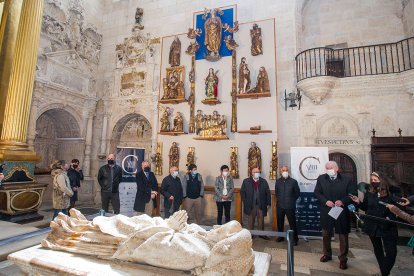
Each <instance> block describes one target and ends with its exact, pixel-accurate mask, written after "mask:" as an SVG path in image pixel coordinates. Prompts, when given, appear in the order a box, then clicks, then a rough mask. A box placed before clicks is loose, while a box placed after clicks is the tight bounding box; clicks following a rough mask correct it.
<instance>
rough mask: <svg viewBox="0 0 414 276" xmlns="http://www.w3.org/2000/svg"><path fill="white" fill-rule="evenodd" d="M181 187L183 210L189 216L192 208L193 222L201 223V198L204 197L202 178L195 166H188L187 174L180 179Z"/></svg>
mask: <svg viewBox="0 0 414 276" xmlns="http://www.w3.org/2000/svg"><path fill="white" fill-rule="evenodd" d="M181 184H182V186H183V197H184V199H185V200H184V209H185V210H186V211H187V214H188V215H190V212H191V210H192V209H193V208H194V214H195V220H196V223H197V224H200V223H201V203H202V202H201V198H202V197H203V196H204V183H203V177H202V176H201V174H199V173H198V172H197V166H196V165H195V164H190V165H189V166H188V173H187V174H186V175H185V176H184V177H183V178H182V179H181Z"/></svg>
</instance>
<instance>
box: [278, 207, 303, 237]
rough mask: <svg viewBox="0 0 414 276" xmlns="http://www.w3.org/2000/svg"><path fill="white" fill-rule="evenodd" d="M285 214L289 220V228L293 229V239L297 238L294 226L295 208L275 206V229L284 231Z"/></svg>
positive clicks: (296, 230)
mask: <svg viewBox="0 0 414 276" xmlns="http://www.w3.org/2000/svg"><path fill="white" fill-rule="evenodd" d="M285 215H286V217H287V219H288V222H289V228H290V230H293V231H294V237H295V240H298V239H299V238H298V229H297V227H296V216H295V209H284V208H279V207H277V231H279V232H284V230H283V228H284V226H285Z"/></svg>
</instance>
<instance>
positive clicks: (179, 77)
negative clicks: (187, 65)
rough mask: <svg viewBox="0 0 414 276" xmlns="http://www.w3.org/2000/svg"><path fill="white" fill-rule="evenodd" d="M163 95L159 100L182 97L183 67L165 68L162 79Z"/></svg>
mask: <svg viewBox="0 0 414 276" xmlns="http://www.w3.org/2000/svg"><path fill="white" fill-rule="evenodd" d="M163 88H164V96H163V97H162V99H161V100H183V99H184V95H185V92H184V67H183V66H176V67H171V68H167V73H166V78H164V79H163Z"/></svg>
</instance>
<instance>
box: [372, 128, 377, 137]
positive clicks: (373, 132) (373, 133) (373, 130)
mask: <svg viewBox="0 0 414 276" xmlns="http://www.w3.org/2000/svg"><path fill="white" fill-rule="evenodd" d="M371 132H372V137H375V133H376V131H375V128H373V129H372V130H371Z"/></svg>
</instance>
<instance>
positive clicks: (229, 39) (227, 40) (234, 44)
mask: <svg viewBox="0 0 414 276" xmlns="http://www.w3.org/2000/svg"><path fill="white" fill-rule="evenodd" d="M224 42H225V43H226V47H227V49H229V50H230V51H233V50H236V48H237V47H239V44H237V42H236V41H235V40H234V39H233V38H232V37H231V35H228V36H226V37H225V38H224Z"/></svg>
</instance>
